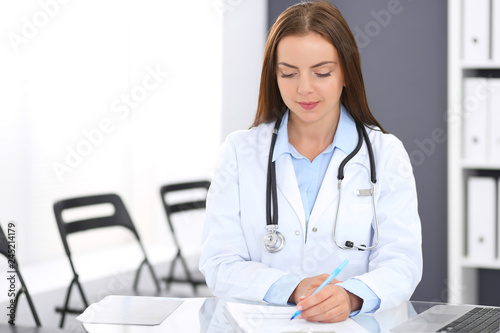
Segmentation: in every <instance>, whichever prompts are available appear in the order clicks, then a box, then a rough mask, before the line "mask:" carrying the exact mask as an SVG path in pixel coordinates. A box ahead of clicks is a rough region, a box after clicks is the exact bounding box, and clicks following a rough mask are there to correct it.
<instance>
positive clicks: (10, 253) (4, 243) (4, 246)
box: [0, 226, 42, 327]
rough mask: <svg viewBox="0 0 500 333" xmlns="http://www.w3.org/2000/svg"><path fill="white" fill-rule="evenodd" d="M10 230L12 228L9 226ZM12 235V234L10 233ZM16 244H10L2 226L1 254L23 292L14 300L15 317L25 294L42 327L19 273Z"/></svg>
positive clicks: (36, 320) (36, 319) (0, 229)
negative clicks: (14, 274) (21, 297)
mask: <svg viewBox="0 0 500 333" xmlns="http://www.w3.org/2000/svg"><path fill="white" fill-rule="evenodd" d="M7 227H8V229H7V230H9V229H10V227H9V226H7ZM8 234H10V232H9V233H8ZM16 250H17V249H16V248H15V242H14V243H9V242H8V240H7V238H6V237H5V233H4V232H3V230H2V227H1V226H0V253H1V254H3V255H4V256H5V257H6V258H7V259H8V269H9V271H12V272H16V275H17V279H19V282H20V283H21V290H19V291H18V293H17V294H16V297H15V298H14V316H15V314H16V311H17V304H18V303H19V297H20V296H21V295H22V294H23V293H24V294H25V295H26V299H27V300H28V305H29V307H30V309H31V313H32V314H33V318H34V319H35V323H36V326H38V327H40V326H42V324H41V323H40V319H38V314H37V313H36V310H35V306H34V305H33V301H32V300H31V296H30V293H29V292H28V288H27V287H26V284H25V283H24V280H23V277H22V275H21V272H20V271H19V265H18V263H17V259H16V256H15V251H16Z"/></svg>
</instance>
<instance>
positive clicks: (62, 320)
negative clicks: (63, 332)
mask: <svg viewBox="0 0 500 333" xmlns="http://www.w3.org/2000/svg"><path fill="white" fill-rule="evenodd" d="M75 280H76V276H75V277H74V278H73V280H71V283H70V284H69V288H68V291H67V293H66V300H65V301H64V308H63V309H62V317H61V322H60V323H59V327H60V328H63V326H64V319H66V312H68V304H69V297H70V296H71V288H73V284H74V283H75Z"/></svg>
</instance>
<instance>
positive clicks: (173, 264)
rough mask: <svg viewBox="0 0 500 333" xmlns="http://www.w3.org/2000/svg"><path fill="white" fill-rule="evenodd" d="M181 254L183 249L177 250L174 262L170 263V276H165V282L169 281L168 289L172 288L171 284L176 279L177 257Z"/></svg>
mask: <svg viewBox="0 0 500 333" xmlns="http://www.w3.org/2000/svg"><path fill="white" fill-rule="evenodd" d="M180 255H181V251H180V250H178V251H177V254H176V255H175V257H174V259H173V260H172V262H171V263H170V270H169V272H168V276H167V277H166V278H164V279H163V280H165V282H166V283H167V291H169V290H170V284H171V283H172V280H173V279H174V269H175V264H176V262H177V259H179V257H180Z"/></svg>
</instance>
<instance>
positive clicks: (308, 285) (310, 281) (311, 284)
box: [288, 274, 340, 304]
mask: <svg viewBox="0 0 500 333" xmlns="http://www.w3.org/2000/svg"><path fill="white" fill-rule="evenodd" d="M327 277H328V274H321V275H317V276H313V277H310V278H305V279H304V280H302V281H300V283H299V284H298V285H297V287H296V288H295V290H294V291H293V293H292V294H291V295H290V298H288V302H290V303H295V304H298V303H299V302H300V301H301V300H302V299H304V298H306V297H307V296H310V295H312V293H313V292H314V291H315V290H316V289H317V288H318V287H319V286H320V285H321V284H322V283H323V281H325V280H326V278H327ZM339 282H340V281H339V280H337V279H334V280H333V281H332V282H331V283H333V284H335V283H339ZM299 298H301V299H300V300H299Z"/></svg>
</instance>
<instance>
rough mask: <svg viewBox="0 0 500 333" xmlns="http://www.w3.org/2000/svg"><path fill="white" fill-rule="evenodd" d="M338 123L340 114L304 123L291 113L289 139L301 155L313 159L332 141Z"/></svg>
mask: <svg viewBox="0 0 500 333" xmlns="http://www.w3.org/2000/svg"><path fill="white" fill-rule="evenodd" d="M338 123H339V116H336V117H328V119H322V120H321V121H318V122H314V123H304V122H302V121H300V120H299V119H296V117H293V116H292V114H290V118H289V120H288V140H289V141H290V143H291V144H292V146H294V148H295V149H297V151H298V152H299V153H300V154H301V155H303V156H304V157H306V158H308V159H309V160H310V161H312V160H313V159H314V158H315V157H316V156H318V155H319V154H321V152H323V151H324V150H325V149H326V147H328V145H330V144H331V143H332V141H333V138H334V137H335V132H336V131H337V126H338Z"/></svg>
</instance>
